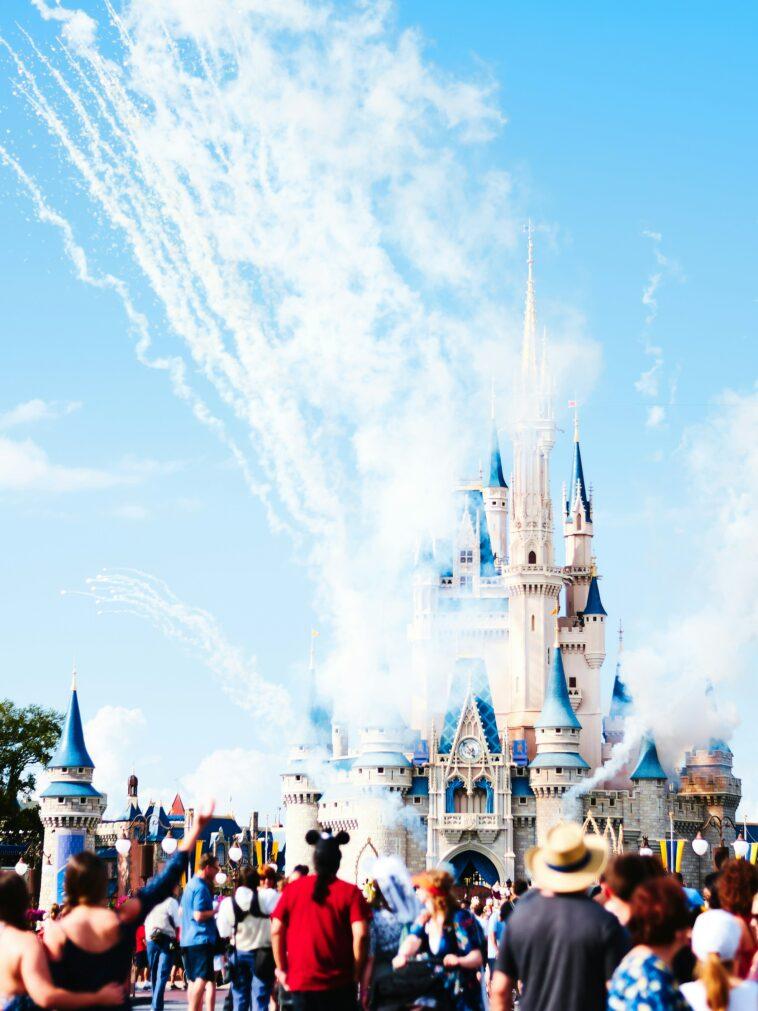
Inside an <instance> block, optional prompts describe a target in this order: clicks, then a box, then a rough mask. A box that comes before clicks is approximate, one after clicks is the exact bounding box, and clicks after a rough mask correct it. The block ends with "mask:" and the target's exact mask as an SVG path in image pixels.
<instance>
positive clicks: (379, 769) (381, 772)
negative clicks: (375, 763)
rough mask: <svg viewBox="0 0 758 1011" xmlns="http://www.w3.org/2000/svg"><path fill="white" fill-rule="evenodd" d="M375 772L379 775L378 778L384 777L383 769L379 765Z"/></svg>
mask: <svg viewBox="0 0 758 1011" xmlns="http://www.w3.org/2000/svg"><path fill="white" fill-rule="evenodd" d="M376 771H377V772H378V773H379V775H380V776H383V775H384V769H383V768H382V767H381V765H380V766H379V768H378V769H377V770H376Z"/></svg>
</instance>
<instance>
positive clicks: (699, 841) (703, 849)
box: [692, 832, 708, 857]
mask: <svg viewBox="0 0 758 1011" xmlns="http://www.w3.org/2000/svg"><path fill="white" fill-rule="evenodd" d="M692 848H693V850H694V851H695V852H696V853H697V855H698V856H699V857H704V856H705V854H706V853H707V852H708V840H707V839H703V836H702V834H701V833H700V832H698V834H697V835H696V836H695V838H694V839H693V840H692Z"/></svg>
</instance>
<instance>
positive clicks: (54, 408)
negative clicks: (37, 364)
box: [0, 398, 82, 430]
mask: <svg viewBox="0 0 758 1011" xmlns="http://www.w3.org/2000/svg"><path fill="white" fill-rule="evenodd" d="M81 406H82V405H81V403H79V402H78V401H73V400H69V401H61V402H59V401H55V400H40V399H38V398H37V399H34V400H26V401H24V403H22V404H17V405H16V406H15V407H13V408H11V410H10V411H5V412H3V413H2V414H0V429H3V430H6V429H8V428H16V427H17V426H19V425H31V424H34V423H36V422H38V421H55V420H57V419H58V418H63V417H65V416H66V415H68V414H73V413H74V411H78V410H80V408H81Z"/></svg>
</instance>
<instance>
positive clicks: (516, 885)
mask: <svg viewBox="0 0 758 1011" xmlns="http://www.w3.org/2000/svg"><path fill="white" fill-rule="evenodd" d="M528 891H529V882H528V881H526V880H525V879H524V878H516V880H515V881H514V882H513V894H514V895H515V896H516V898H517V899H520V898H521V896H522V895H526V893H527V892H528Z"/></svg>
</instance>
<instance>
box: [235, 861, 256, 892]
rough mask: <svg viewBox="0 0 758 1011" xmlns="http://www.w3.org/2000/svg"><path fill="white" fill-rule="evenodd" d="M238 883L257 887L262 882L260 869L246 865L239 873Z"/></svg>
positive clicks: (248, 886)
mask: <svg viewBox="0 0 758 1011" xmlns="http://www.w3.org/2000/svg"><path fill="white" fill-rule="evenodd" d="M237 883H238V884H239V885H242V887H243V888H253V889H255V888H257V887H258V885H259V884H260V883H261V879H260V876H259V874H258V871H256V869H255V868H254V867H250V866H245V867H243V868H242V870H241V871H240V873H239V878H238V881H237Z"/></svg>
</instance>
